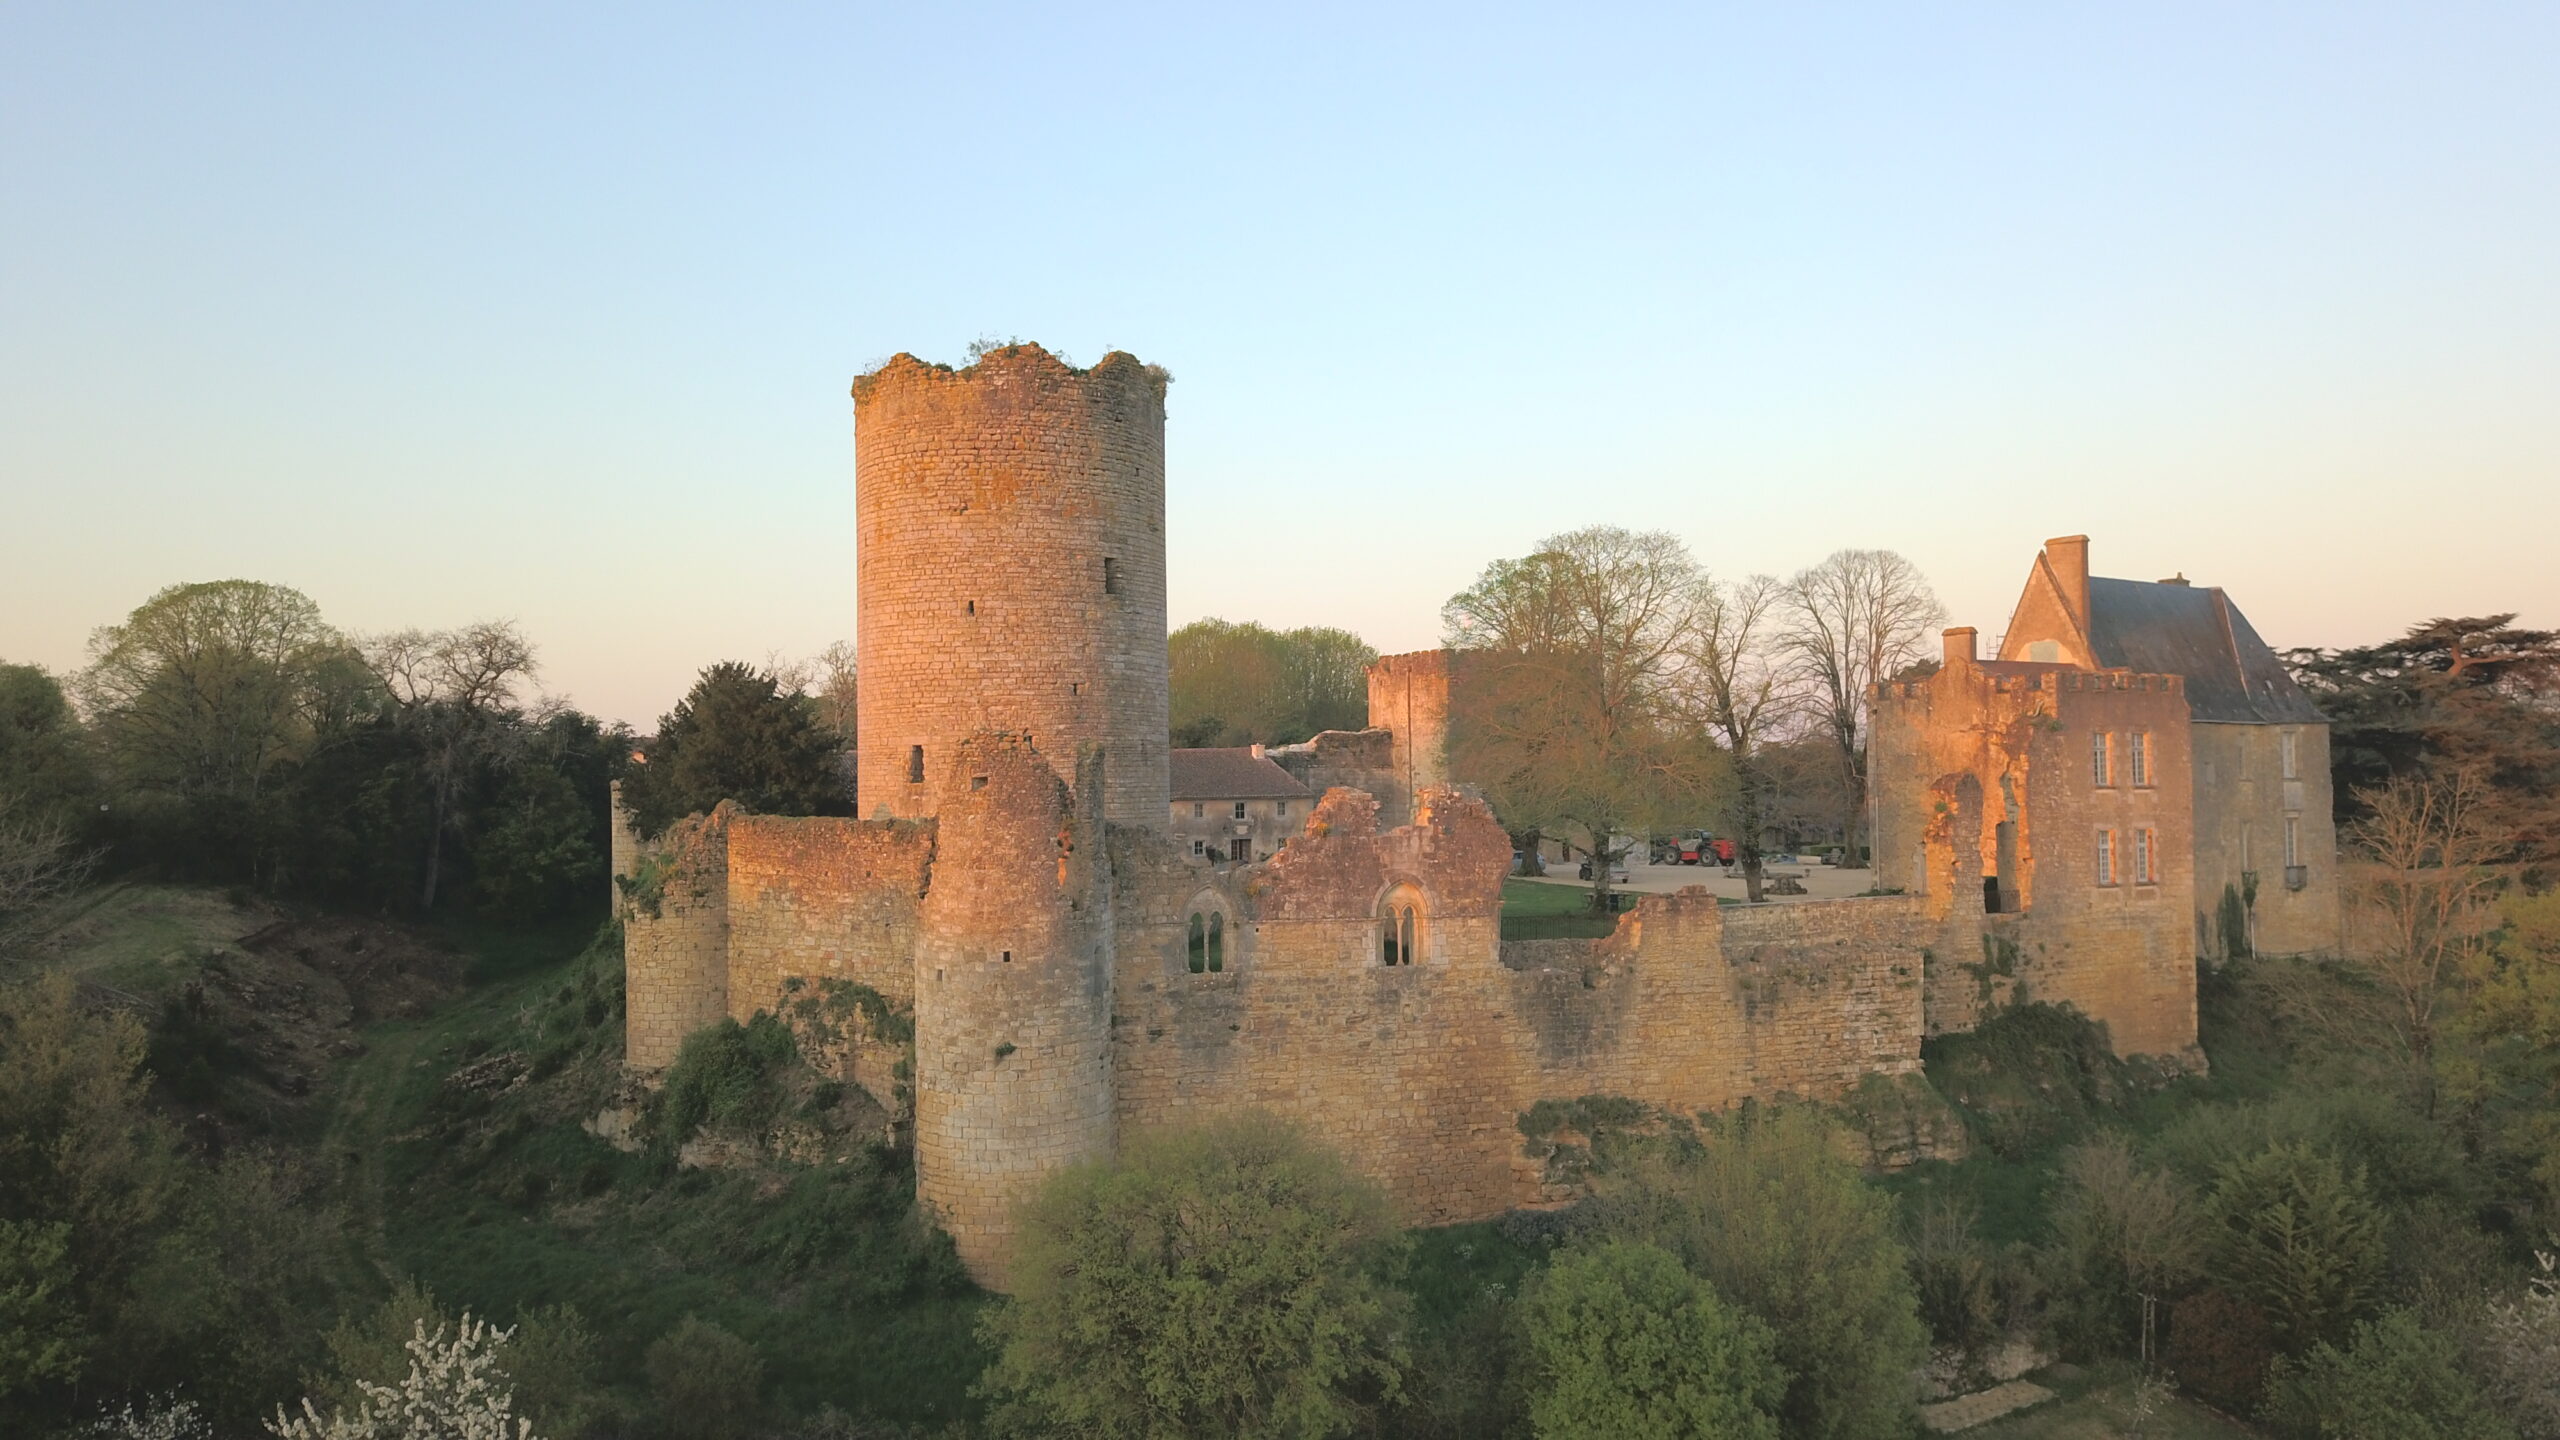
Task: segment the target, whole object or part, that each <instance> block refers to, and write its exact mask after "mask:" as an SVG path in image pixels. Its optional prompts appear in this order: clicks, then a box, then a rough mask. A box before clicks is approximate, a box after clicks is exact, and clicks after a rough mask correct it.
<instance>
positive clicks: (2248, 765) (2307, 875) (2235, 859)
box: [2194, 725, 2343, 956]
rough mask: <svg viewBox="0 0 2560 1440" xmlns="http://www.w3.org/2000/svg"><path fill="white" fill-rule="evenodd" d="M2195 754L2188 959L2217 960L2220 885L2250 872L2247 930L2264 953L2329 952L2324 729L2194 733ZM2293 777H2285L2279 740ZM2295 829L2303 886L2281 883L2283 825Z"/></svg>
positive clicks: (2331, 917)
mask: <svg viewBox="0 0 2560 1440" xmlns="http://www.w3.org/2000/svg"><path fill="white" fill-rule="evenodd" d="M2194 728H2195V746H2196V785H2195V811H2196V860H2195V868H2196V877H2195V878H2196V885H2195V925H2196V952H2197V953H2198V954H2200V955H2207V956H2218V955H2220V954H2221V953H2222V945H2221V938H2222V937H2221V935H2220V932H2219V930H2218V929H2217V927H2216V924H2215V921H2216V916H2217V911H2218V910H2219V908H2220V906H2221V904H2222V891H2223V887H2224V886H2226V885H2228V886H2231V887H2233V888H2234V889H2235V890H2236V889H2240V888H2242V878H2241V877H2242V876H2243V875H2244V874H2245V873H2249V872H2255V874H2256V875H2257V877H2258V898H2257V905H2256V915H2255V917H2254V921H2255V923H2254V925H2253V927H2252V928H2253V930H2254V933H2255V936H2256V940H2257V947H2258V949H2259V950H2260V951H2261V952H2262V953H2265V954H2269V955H2306V954H2336V953H2338V951H2339V950H2340V948H2341V945H2342V936H2341V932H2340V924H2341V917H2340V894H2341V881H2342V878H2343V877H2342V876H2341V874H2340V866H2339V858H2338V829H2337V821H2336V812H2335V809H2334V803H2333V795H2332V792H2331V786H2330V778H2329V727H2328V726H2326V725H2198V726H2196V727H2194ZM2288 731H2290V732H2292V733H2293V735H2294V737H2295V739H2294V746H2295V749H2294V776H2293V778H2291V779H2287V778H2286V777H2285V774H2284V740H2283V736H2284V735H2285V733H2286V732H2288ZM2288 819H2290V820H2291V821H2293V823H2294V833H2295V846H2296V850H2295V853H2296V854H2297V856H2298V857H2299V860H2300V863H2301V865H2302V880H2303V886H2302V888H2301V889H2299V890H2294V889H2289V888H2287V886H2286V877H2285V858H2284V857H2285V850H2284V843H2285V822H2286V821H2287V820H2288Z"/></svg>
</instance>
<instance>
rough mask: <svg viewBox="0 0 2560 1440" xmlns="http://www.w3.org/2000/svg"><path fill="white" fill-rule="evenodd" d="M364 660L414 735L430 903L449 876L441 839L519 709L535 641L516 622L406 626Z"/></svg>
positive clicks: (423, 896) (425, 894)
mask: <svg viewBox="0 0 2560 1440" xmlns="http://www.w3.org/2000/svg"><path fill="white" fill-rule="evenodd" d="M363 652H364V657H365V663H366V665H367V666H368V667H369V668H371V669H372V671H373V673H374V676H375V678H377V679H379V680H380V681H381V682H382V686H383V688H384V689H385V690H386V691H388V692H389V693H390V695H391V699H392V701H393V703H394V704H396V705H398V706H399V713H400V722H401V724H402V725H403V726H405V727H407V728H408V729H409V730H410V732H411V733H412V734H413V735H415V736H416V738H417V740H418V744H419V750H420V754H421V756H422V758H423V761H424V764H425V769H426V776H427V794H428V806H429V811H430V819H429V825H430V827H431V828H430V830H429V833H428V836H427V865H426V875H425V877H424V879H423V880H422V881H421V882H420V885H419V898H418V904H419V905H420V907H421V908H432V907H433V906H434V905H435V903H436V889H437V886H438V885H439V884H440V883H441V881H442V879H443V873H444V839H445V835H446V832H448V831H450V830H452V829H453V828H454V827H455V826H456V825H457V824H458V823H459V821H460V817H459V816H458V815H457V814H456V813H455V810H456V801H457V798H458V796H459V794H460V792H461V789H462V785H463V781H464V780H465V778H466V777H467V776H468V775H469V774H470V772H471V768H472V766H473V765H474V764H475V763H477V762H478V761H480V760H482V759H484V758H486V757H487V755H488V754H489V753H490V747H491V746H492V745H493V744H494V743H496V742H497V741H498V739H499V738H500V736H501V735H502V734H503V732H504V731H505V729H506V727H505V725H504V724H503V723H501V722H502V721H503V720H505V719H506V718H507V717H509V716H512V715H514V714H516V713H518V711H519V708H520V707H519V702H518V698H517V693H516V692H517V688H518V687H519V686H520V685H522V684H523V683H524V682H525V681H528V680H530V679H532V678H533V675H534V653H533V642H532V641H530V640H527V639H526V638H525V637H524V632H523V631H521V630H518V629H517V628H516V626H515V622H514V621H511V620H483V621H480V622H478V623H477V624H472V625H465V626H463V627H461V628H460V629H458V630H402V631H399V632H397V633H395V634H390V635H381V636H376V637H375V638H373V639H371V640H368V641H366V642H364V645H363Z"/></svg>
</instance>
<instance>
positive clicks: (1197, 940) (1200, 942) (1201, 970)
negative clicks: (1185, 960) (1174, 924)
mask: <svg viewBox="0 0 2560 1440" xmlns="http://www.w3.org/2000/svg"><path fill="white" fill-rule="evenodd" d="M1190 959H1191V973H1192V974H1194V975H1204V974H1207V973H1208V970H1209V919H1208V917H1207V916H1205V915H1203V914H1201V913H1200V912H1199V911H1197V910H1194V911H1192V912H1191V956H1190Z"/></svg>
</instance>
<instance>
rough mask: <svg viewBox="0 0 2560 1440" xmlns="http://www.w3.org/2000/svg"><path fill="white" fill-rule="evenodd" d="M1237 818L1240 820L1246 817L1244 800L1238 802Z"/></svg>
mask: <svg viewBox="0 0 2560 1440" xmlns="http://www.w3.org/2000/svg"><path fill="white" fill-rule="evenodd" d="M1236 818H1237V819H1239V820H1241V819H1243V818H1244V802H1243V801H1241V800H1239V801H1237V802H1236Z"/></svg>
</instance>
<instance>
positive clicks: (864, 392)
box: [853, 342, 1173, 405]
mask: <svg viewBox="0 0 2560 1440" xmlns="http://www.w3.org/2000/svg"><path fill="white" fill-rule="evenodd" d="M1014 375H1033V376H1040V377H1043V378H1055V377H1060V376H1064V377H1069V378H1073V379H1079V380H1082V379H1092V380H1102V381H1108V382H1114V383H1120V384H1128V383H1131V382H1137V383H1143V384H1144V385H1146V386H1147V387H1148V389H1149V390H1150V391H1151V392H1152V394H1153V397H1154V398H1155V399H1156V400H1157V401H1158V402H1159V403H1161V402H1162V401H1163V399H1164V392H1165V387H1166V386H1168V385H1170V384H1172V383H1173V372H1171V371H1169V370H1167V369H1165V368H1164V367H1163V366H1161V365H1149V364H1147V363H1145V362H1144V361H1141V360H1140V359H1139V358H1138V357H1137V356H1135V355H1132V354H1130V353H1129V352H1128V351H1126V350H1114V351H1112V352H1111V353H1110V354H1108V355H1105V356H1103V357H1102V358H1101V359H1100V360H1098V361H1095V362H1094V363H1093V364H1091V365H1088V366H1084V367H1081V368H1079V367H1077V366H1073V365H1069V364H1068V363H1067V362H1065V361H1063V360H1061V359H1059V358H1058V357H1057V356H1056V355H1053V354H1051V353H1050V352H1049V351H1048V349H1047V348H1046V347H1044V346H1041V345H1036V344H1031V343H1028V342H1026V343H1023V344H1019V345H1002V346H998V347H997V348H995V349H993V350H989V351H987V352H985V353H984V354H982V355H980V356H979V357H978V358H977V359H976V360H975V361H974V362H972V363H970V364H968V365H966V366H962V367H958V368H954V367H952V366H949V365H945V364H942V363H940V362H938V361H932V360H919V359H917V358H916V357H915V356H913V355H910V354H908V353H907V352H905V351H903V350H901V351H899V352H898V353H897V354H895V355H892V356H890V357H889V358H888V359H887V360H885V361H882V362H881V363H880V364H878V365H876V366H874V367H872V368H871V369H869V370H866V371H864V372H863V373H862V374H860V375H858V376H856V377H854V381H853V400H854V403H855V404H857V405H859V404H862V403H864V402H865V401H867V400H869V399H870V398H871V397H872V396H873V395H875V394H877V393H879V392H880V391H881V390H883V389H885V388H887V387H890V386H893V385H903V384H910V383H915V382H918V381H925V382H932V381H942V380H962V381H971V380H978V379H982V378H985V379H992V378H996V377H999V376H1014Z"/></svg>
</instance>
